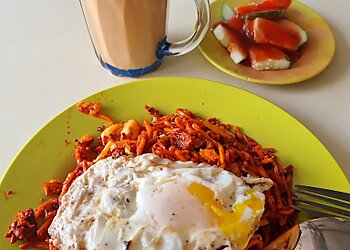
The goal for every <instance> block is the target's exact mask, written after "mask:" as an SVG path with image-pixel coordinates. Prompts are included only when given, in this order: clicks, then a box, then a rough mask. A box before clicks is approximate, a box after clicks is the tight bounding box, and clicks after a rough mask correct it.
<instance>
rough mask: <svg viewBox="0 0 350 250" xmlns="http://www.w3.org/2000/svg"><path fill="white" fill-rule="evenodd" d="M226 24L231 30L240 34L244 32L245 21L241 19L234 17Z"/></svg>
mask: <svg viewBox="0 0 350 250" xmlns="http://www.w3.org/2000/svg"><path fill="white" fill-rule="evenodd" d="M226 23H227V25H228V26H230V28H232V29H234V30H237V31H238V32H242V31H243V26H244V23H245V20H244V19H243V18H241V17H238V16H233V17H231V18H230V19H228V20H227V21H226Z"/></svg>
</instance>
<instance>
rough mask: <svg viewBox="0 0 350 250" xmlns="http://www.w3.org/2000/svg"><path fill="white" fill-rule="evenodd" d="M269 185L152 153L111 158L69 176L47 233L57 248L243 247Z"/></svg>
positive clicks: (255, 225) (254, 226)
mask: <svg viewBox="0 0 350 250" xmlns="http://www.w3.org/2000/svg"><path fill="white" fill-rule="evenodd" d="M248 183H249V185H248ZM271 185H272V181H271V180H270V179H266V178H253V177H249V176H248V177H245V179H244V180H242V179H241V178H239V177H237V176H235V175H234V174H232V173H231V172H228V171H226V170H223V169H222V168H220V167H217V166H210V165H207V164H195V163H193V162H179V161H176V162H174V161H170V160H167V159H163V158H160V157H158V156H156V155H154V154H144V155H141V156H138V157H119V158H112V157H110V158H107V159H104V160H100V161H98V162H97V163H96V164H95V165H93V166H92V167H90V168H89V169H88V170H87V171H86V172H85V173H83V174H82V175H81V176H79V177H78V178H77V179H76V180H75V181H74V182H73V184H72V186H71V187H70V189H69V190H68V192H67V193H66V194H65V195H64V196H63V197H62V202H61V206H60V208H59V209H58V213H57V215H56V217H55V218H54V220H53V222H52V224H51V226H50V228H49V234H50V236H51V239H52V243H53V244H54V245H55V246H56V247H58V248H59V249H61V250H65V249H88V250H90V249H91V250H94V249H99V250H111V249H113V250H114V249H154V250H155V249H161V250H172V249H173V250H175V249H218V248H219V249H244V248H245V247H246V246H247V244H248V242H249V239H250V238H251V236H252V235H253V234H254V232H255V231H256V230H257V228H258V227H259V222H260V219H261V216H262V214H263V212H264V203H265V196H264V194H263V191H265V190H267V189H269V188H270V187H271Z"/></svg>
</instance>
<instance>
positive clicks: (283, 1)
mask: <svg viewBox="0 0 350 250" xmlns="http://www.w3.org/2000/svg"><path fill="white" fill-rule="evenodd" d="M291 3H292V0H265V1H263V2H261V3H258V4H256V3H252V4H248V5H243V6H239V7H236V8H235V13H236V15H239V16H245V17H246V18H248V17H249V16H247V15H251V17H256V15H255V16H252V14H254V13H255V14H256V13H266V12H274V11H282V12H283V11H284V10H286V9H287V8H288V7H289V5H290V4H291Z"/></svg>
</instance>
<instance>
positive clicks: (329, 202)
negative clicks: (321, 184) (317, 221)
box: [292, 185, 350, 219]
mask: <svg viewBox="0 0 350 250" xmlns="http://www.w3.org/2000/svg"><path fill="white" fill-rule="evenodd" d="M294 193H295V194H296V195H297V196H296V197H294V198H293V199H294V200H295V201H297V202H298V203H299V205H298V206H294V205H293V206H292V207H293V208H295V209H297V210H299V211H302V212H304V213H307V214H310V215H313V216H316V217H329V216H338V217H342V218H346V219H349V218H350V194H348V193H344V192H339V191H335V190H329V189H324V188H317V187H311V186H304V185H295V189H294Z"/></svg>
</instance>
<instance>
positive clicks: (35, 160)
mask: <svg viewBox="0 0 350 250" xmlns="http://www.w3.org/2000/svg"><path fill="white" fill-rule="evenodd" d="M87 100H93V101H99V102H101V103H102V107H103V108H102V112H104V113H107V114H110V115H111V116H112V117H113V118H114V119H115V120H116V121H123V120H126V119H131V118H136V119H139V120H140V121H142V120H143V119H145V118H146V119H149V118H150V116H149V115H148V114H147V112H146V111H145V110H144V105H145V104H148V105H150V106H154V107H155V108H157V109H159V110H160V111H161V112H163V113H172V112H174V111H175V109H176V108H178V107H183V108H188V109H190V110H192V111H193V112H194V113H195V114H197V115H199V116H201V117H204V118H207V117H214V116H215V117H217V118H219V119H220V120H221V121H222V122H224V123H231V124H234V125H238V126H240V127H242V128H243V131H244V132H245V133H247V134H248V135H249V136H251V137H253V138H254V139H256V140H257V141H258V142H260V143H261V144H262V145H263V146H265V147H274V148H276V149H277V150H278V156H279V157H280V160H281V162H282V164H283V165H284V166H286V165H287V164H292V165H294V166H295V175H294V182H295V183H299V184H308V185H316V186H322V187H326V188H332V189H337V190H341V191H347V192H350V185H349V183H348V181H347V179H346V177H345V176H344V174H343V172H342V171H341V169H340V167H339V166H338V164H337V163H336V162H335V160H334V159H333V157H332V156H331V154H330V153H329V152H328V151H327V149H326V148H325V147H324V146H323V145H322V144H321V143H320V142H319V140H318V139H317V138H316V137H315V136H314V135H313V134H312V133H311V132H310V131H309V130H307V129H306V128H305V127H304V126H303V125H302V124H301V123H300V122H298V121H297V120H296V119H294V118H293V117H292V116H290V115H289V114H287V113H286V112H285V111H283V110H282V109H280V108H278V107H277V106H275V105H273V104H272V103H270V102H268V101H266V100H264V99H262V98H260V97H258V96H255V95H253V94H251V93H248V92H246V91H243V90H240V89H237V88H234V87H231V86H228V85H224V84H220V83H216V82H211V81H206V80H200V79H190V78H158V79H148V80H141V81H136V82H133V83H130V84H124V85H120V86H116V87H113V88H111V89H107V90H104V91H102V92H100V93H97V94H95V95H93V96H90V97H88V98H87ZM43 105H44V104H43ZM103 124H104V123H103V122H102V121H101V120H100V119H97V118H94V117H90V116H87V115H84V114H81V113H79V112H78V111H77V109H76V106H75V105H73V106H71V107H69V108H68V109H66V110H65V111H63V112H62V113H61V114H59V115H58V116H56V117H55V118H54V119H52V120H51V121H50V122H49V123H48V124H47V125H45V126H44V127H43V128H42V129H41V130H40V131H39V132H38V133H37V134H36V135H34V136H33V138H32V139H31V140H30V141H29V142H28V143H27V144H26V145H25V146H24V148H23V149H22V150H21V151H20V152H19V154H18V155H17V157H16V158H15V159H14V161H13V162H12V164H11V165H10V167H9V168H8V170H7V172H6V174H5V175H4V177H3V179H2V181H1V184H0V189H1V190H2V191H3V192H6V191H9V190H11V191H13V192H14V194H13V195H10V196H9V197H8V200H6V199H5V197H4V196H3V195H1V196H0V215H1V220H0V235H1V237H0V249H7V250H11V249H18V248H17V245H13V246H10V244H9V240H8V239H4V238H3V237H2V235H4V234H5V233H6V232H7V230H8V225H9V224H10V223H11V221H12V220H13V219H14V216H15V215H16V213H17V212H18V211H19V210H23V209H27V208H29V207H32V208H33V207H36V206H37V205H39V204H40V199H41V198H45V199H47V198H46V197H44V196H43V189H42V185H41V184H42V182H44V181H49V180H51V179H59V180H64V178H65V176H66V174H67V173H68V172H69V171H72V169H74V167H75V164H74V159H73V156H72V153H73V148H74V145H73V144H74V139H76V138H80V137H81V136H83V135H84V134H92V135H98V132H97V127H98V126H101V125H103Z"/></svg>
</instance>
